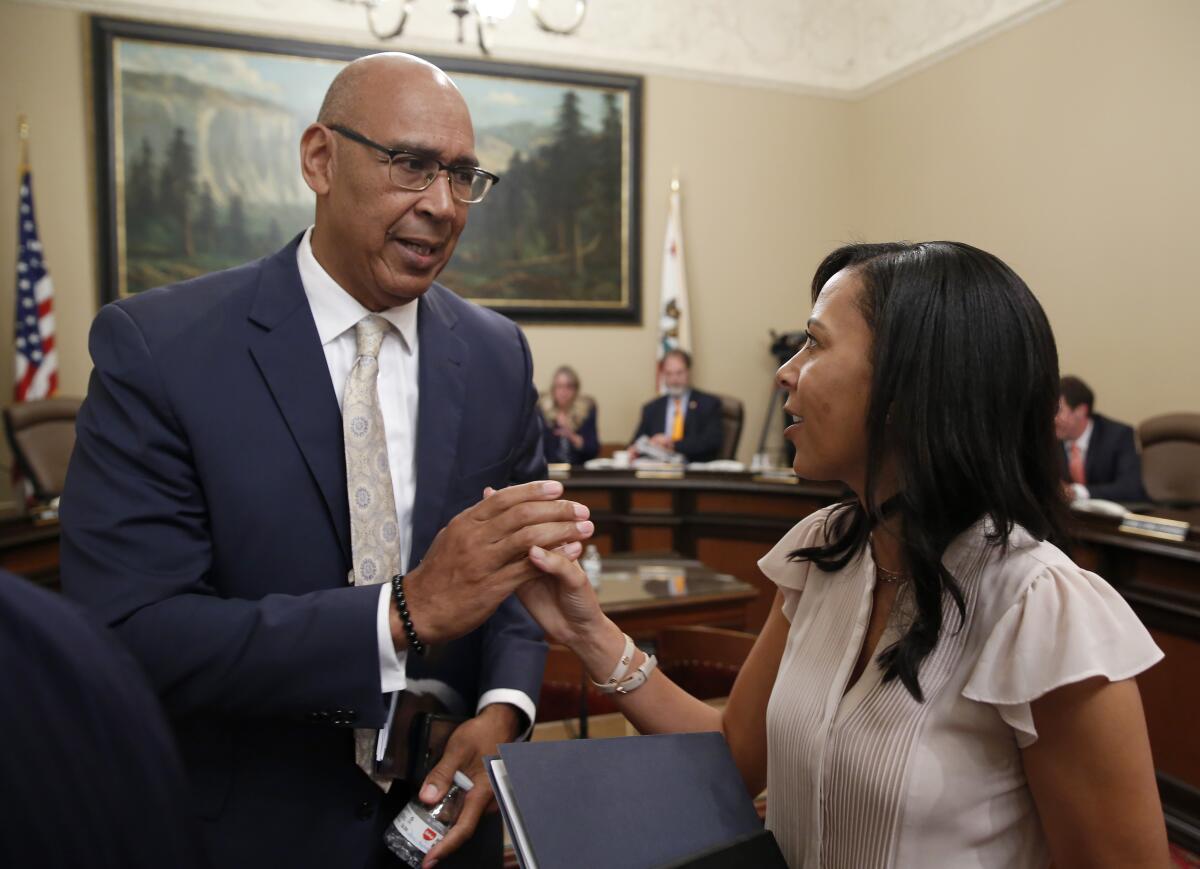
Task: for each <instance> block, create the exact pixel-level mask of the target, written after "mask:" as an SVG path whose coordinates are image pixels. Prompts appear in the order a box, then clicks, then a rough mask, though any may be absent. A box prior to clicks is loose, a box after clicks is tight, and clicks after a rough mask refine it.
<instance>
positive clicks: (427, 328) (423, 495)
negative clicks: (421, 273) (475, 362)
mask: <svg viewBox="0 0 1200 869" xmlns="http://www.w3.org/2000/svg"><path fill="white" fill-rule="evenodd" d="M447 293H449V290H446V289H445V288H443V287H441V286H439V285H438V284H434V285H433V286H431V287H430V288H429V290H428V291H427V292H426V293H425V295H423V296H422V297H421V299H420V301H419V302H418V304H419V305H420V308H419V314H418V319H417V335H418V341H419V343H420V348H421V350H420V362H419V365H420V370H419V372H418V373H417V382H418V384H419V390H420V396H419V399H418V408H417V445H416V450H417V462H416V465H417V491H416V494H415V496H414V499H413V542H412V555H411V557H410V559H409V569H410V570H411V569H412V568H413V567H416V565H417V564H418V563H419V562H420V560H421V558H423V557H424V555H425V551H426V550H427V549H428V548H429V544H430V543H432V542H433V538H434V535H435V534H437V532H438V529H439V528H440V527H441V526H442V524H443V523H442V521H441V518H442V510H443V509H444V508H445V504H446V493H447V489H448V487H449V486H450V483H451V475H452V473H453V471H454V466H455V461H456V459H457V457H458V455H457V453H458V432H459V428H460V427H461V424H462V417H463V403H464V396H465V394H466V386H467V381H466V376H467V362H468V360H469V359H470V355H471V354H470V348H469V347H468V346H467V343H466V342H465V341H464V340H463V339H462V338H461V337H459V335H458V334H457V333H456V332H455V328H456V327H457V325H458V318H457V317H456V316H455V314H454V312H453V311H452V310H450V306H449V305H448V304H447V303H446V299H445V295H444V294H447Z"/></svg>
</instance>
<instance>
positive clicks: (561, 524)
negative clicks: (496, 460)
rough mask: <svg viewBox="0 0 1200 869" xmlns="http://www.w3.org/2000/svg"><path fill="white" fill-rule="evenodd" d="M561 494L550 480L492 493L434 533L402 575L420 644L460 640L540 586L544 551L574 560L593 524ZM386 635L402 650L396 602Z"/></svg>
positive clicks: (578, 506)
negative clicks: (516, 596) (526, 589)
mask: <svg viewBox="0 0 1200 869" xmlns="http://www.w3.org/2000/svg"><path fill="white" fill-rule="evenodd" d="M562 494H563V487H562V483H559V482H556V481H553V480H542V481H538V482H533V483H525V484H522V485H519V486H511V487H509V488H507V489H503V490H501V491H496V490H493V489H490V488H489V489H486V490H485V491H484V498H483V500H482V501H480V502H479V503H478V504H476V505H475V506H473V507H470V508H468V509H466V510H464V511H463V512H462V513H459V514H458V515H457V516H455V517H454V519H452V520H451V521H450V523H449V524H448V525H446V527H445V528H443V529H442V530H441V531H440V532H439V533H438V535H437V537H436V538H434V541H433V544H432V545H431V546H430V547H429V552H428V554H427V555H426V556H425V559H424V560H423V561H422V562H421V564H420V566H419V567H417V568H415V569H414V570H412V571H411V572H410V573H409V574H408V575H407V576H406V577H405V578H404V595H405V599H406V601H407V604H408V610H409V616H410V619H411V621H412V625H413V629H414V631H415V633H416V635H417V636H418V637H420V638H421V640H422V642H423V643H426V644H430V645H438V644H440V643H443V642H446V641H448V640H452V639H454V638H456V637H460V636H462V635H464V634H466V633H468V632H470V631H471V630H473V629H475V628H476V627H478V626H479V625H481V624H482V623H483V622H484V621H485V620H486V619H487V618H488V616H490V615H491V614H492V613H493V612H494V611H495V610H496V608H497V607H498V606H500V604H501V603H503V602H504V600H505V598H507V597H508V596H509V595H511V594H512V593H513V592H516V591H519V590H520V589H521V588H522V586H524V585H525V584H526V583H529V582H530V581H531V580H539V582H545V580H546V574H545V573H544V572H543V570H542V567H544V566H545V565H546V558H547V557H548V552H549V551H554V552H555V553H556V554H557V555H559V556H561V557H562V558H563V559H566V560H568V561H572V562H573V561H575V559H577V558H579V555H580V553H581V552H582V550H583V544H582V541H584V540H587V539H588V538H589V537H591V536H592V534H593V533H594V532H595V526H594V525H593V524H592V522H591V521H589V519H588V517H589V515H590V514H589V511H588V508H587V507H585V506H584V505H582V504H577V503H575V502H573V501H567V500H564V499H563V498H562ZM555 561H556V562H558V563H561V561H559V559H555ZM539 563H540V564H539ZM525 596H526V595H524V594H522V595H521V597H522V599H524V598H525ZM535 615H536V614H535ZM391 632H392V638H393V640H394V641H395V643H396V646H397V648H403V647H404V646H405V645H406V639H405V631H404V625H403V623H402V622H401V619H400V615H399V612H398V611H397V608H396V604H395V602H394V601H393V603H392V610H391Z"/></svg>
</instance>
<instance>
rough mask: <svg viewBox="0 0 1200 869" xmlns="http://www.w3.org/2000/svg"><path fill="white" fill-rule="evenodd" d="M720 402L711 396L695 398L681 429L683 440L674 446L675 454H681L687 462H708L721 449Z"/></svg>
mask: <svg viewBox="0 0 1200 869" xmlns="http://www.w3.org/2000/svg"><path fill="white" fill-rule="evenodd" d="M721 437H722V432H721V402H720V400H719V399H717V398H715V397H714V396H711V395H703V396H697V398H696V407H695V409H694V410H691V411H689V412H688V415H687V418H686V421H685V423H684V427H683V439H682V440H680V441H679V442H678V443H676V444H675V452H677V453H683V455H684V456H686V457H687V460H688V461H689V462H708V461H711V460H713V459H715V458H716V457H717V453H718V451H720V449H721Z"/></svg>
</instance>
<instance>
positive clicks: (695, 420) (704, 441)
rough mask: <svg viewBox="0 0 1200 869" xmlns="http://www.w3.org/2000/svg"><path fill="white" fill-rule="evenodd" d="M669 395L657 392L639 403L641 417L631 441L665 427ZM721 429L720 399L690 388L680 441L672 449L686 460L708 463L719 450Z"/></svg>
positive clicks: (654, 433) (660, 432)
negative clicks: (642, 403) (657, 393)
mask: <svg viewBox="0 0 1200 869" xmlns="http://www.w3.org/2000/svg"><path fill="white" fill-rule="evenodd" d="M669 400H670V396H667V395H660V396H659V397H658V398H656V399H654V400H653V401H648V402H646V403H645V404H644V405H642V419H641V421H640V422H639V423H638V427H637V431H635V432H634V433H633V440H637V439H638V438H640V437H641V436H642V435H646V436H647V437H650V436H652V435H656V434H662V433H663V432H664V431H666V426H667V402H668V401H669ZM723 438H724V432H723V431H722V429H721V399H719V398H717V397H716V396H715V395H709V394H708V393H707V392H701V391H700V390H698V389H693V390H692V393H691V395H690V396H688V408H687V416H686V417H685V419H684V425H683V440H681V441H679V442H678V443H676V444H675V451H676V452H677V453H681V454H682V455H683V456H684V458H686V459H687V460H688V461H689V462H708V461H712V460H713V459H715V458H716V457H717V453H719V452H720V451H721V441H722V439H723Z"/></svg>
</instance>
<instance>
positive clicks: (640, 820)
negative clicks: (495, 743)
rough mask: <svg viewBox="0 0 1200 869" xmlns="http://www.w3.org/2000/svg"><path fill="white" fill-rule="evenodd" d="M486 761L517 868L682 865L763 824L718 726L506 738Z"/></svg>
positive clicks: (636, 868) (632, 868)
mask: <svg viewBox="0 0 1200 869" xmlns="http://www.w3.org/2000/svg"><path fill="white" fill-rule="evenodd" d="M497 760H499V761H501V763H497V762H496V761H497ZM487 767H488V774H489V775H490V776H491V777H492V784H493V789H494V790H495V792H496V795H497V798H498V802H499V803H500V808H501V811H502V812H503V815H504V821H505V823H506V824H507V825H508V827H509V833H510V836H511V837H512V839H513V843H514V847H515V850H516V851H517V855H518V857H519V858H520V859H521V865H522V866H523V867H526V869H530V867H532V866H536V869H589V867H596V869H600V867H604V869H611V867H621V869H656V867H662V866H666V865H686V861H687V859H688V858H691V857H695V856H698V855H701V854H712V853H718V852H720V851H721V850H722V849H723V848H726V847H730V846H737V845H738V844H739V843H741V842H743V841H746V842H748V841H751V840H754V839H755V836H754V834H761V833H762V829H763V828H762V821H761V820H759V817H758V812H756V811H755V809H754V802H753V800H751V798H750V796H749V795H748V794H747V793H746V786H745V784H744V783H743V782H742V777H741V774H740V773H739V772H738V770H737V767H736V766H735V765H734V762H733V756H732V755H731V754H730V753H729V746H728V745H726V743H725V738H724V737H723V736H722V735H721V734H719V733H674V734H663V735H657V736H627V737H621V738H617V739H569V740H563V741H561V742H535V743H530V742H524V743H512V744H505V745H501V746H500V758H498V759H497V758H490V759H489V763H488V764H487ZM768 835H769V834H768ZM770 845H771V846H772V847H774V840H773V838H772V839H771V842H770ZM681 861H684V862H683V863H681ZM708 865H717V864H708ZM734 865H735V864H734ZM743 865H745V864H743ZM766 865H771V864H766ZM775 865H780V866H782V865H783V863H782V859H780V861H779V863H778V864H775Z"/></svg>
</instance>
